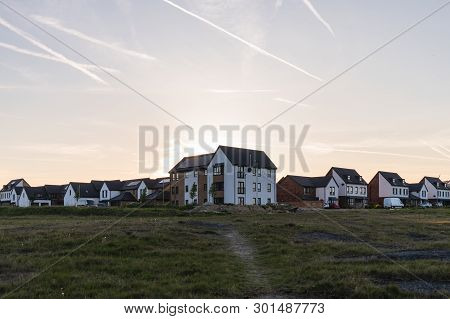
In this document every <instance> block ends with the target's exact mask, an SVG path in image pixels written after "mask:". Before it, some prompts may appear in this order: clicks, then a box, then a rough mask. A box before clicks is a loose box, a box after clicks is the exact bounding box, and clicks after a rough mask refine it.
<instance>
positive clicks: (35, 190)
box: [23, 186, 50, 200]
mask: <svg viewBox="0 0 450 319" xmlns="http://www.w3.org/2000/svg"><path fill="white" fill-rule="evenodd" d="M23 192H25V193H26V194H27V196H28V199H30V200H48V199H50V198H49V196H48V193H47V191H46V190H45V187H44V186H38V187H24V188H23Z"/></svg>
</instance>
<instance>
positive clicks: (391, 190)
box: [369, 171, 409, 205]
mask: <svg viewBox="0 0 450 319" xmlns="http://www.w3.org/2000/svg"><path fill="white" fill-rule="evenodd" d="M369 194H370V203H372V204H379V205H383V204H384V199H385V198H399V199H400V200H401V201H402V202H403V203H406V202H407V200H408V199H409V186H408V184H407V183H406V181H405V180H404V179H403V178H401V177H400V175H398V174H397V173H391V172H381V171H380V172H378V173H377V174H376V175H375V176H374V177H373V179H372V180H371V181H370V183H369Z"/></svg>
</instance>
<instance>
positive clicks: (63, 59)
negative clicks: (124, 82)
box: [0, 18, 107, 84]
mask: <svg viewBox="0 0 450 319" xmlns="http://www.w3.org/2000/svg"><path fill="white" fill-rule="evenodd" d="M0 25H3V26H4V27H5V28H7V29H9V30H10V31H12V32H14V33H16V34H17V35H19V36H20V37H22V38H24V39H25V40H27V41H28V42H30V43H32V44H33V45H35V46H37V47H38V48H40V49H42V50H44V51H46V52H48V53H50V54H51V55H53V56H55V57H57V58H59V59H60V60H61V62H62V63H65V64H67V65H69V66H71V67H73V68H74V69H76V70H78V71H80V72H82V73H84V74H86V75H87V76H89V77H90V78H91V79H93V80H95V81H97V82H100V83H102V84H107V83H106V82H105V81H103V80H102V79H101V78H100V77H98V76H97V75H96V74H94V73H92V72H91V71H89V70H87V69H86V68H85V67H82V66H81V65H79V64H78V63H76V62H74V61H72V60H69V59H68V58H66V57H65V56H64V55H62V54H60V53H58V52H56V51H54V50H52V49H50V48H49V47H48V46H46V45H45V44H43V43H41V42H39V41H37V40H35V39H34V38H33V37H32V36H30V35H29V34H28V33H26V32H25V31H22V30H21V29H19V28H16V27H15V26H13V25H11V24H10V23H8V22H6V21H5V20H3V19H2V18H0Z"/></svg>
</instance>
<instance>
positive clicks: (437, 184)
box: [421, 176, 450, 190]
mask: <svg viewBox="0 0 450 319" xmlns="http://www.w3.org/2000/svg"><path fill="white" fill-rule="evenodd" d="M425 179H427V180H428V181H429V182H430V183H431V184H432V185H433V186H434V187H436V189H439V190H449V189H450V187H449V186H447V185H448V184H446V183H444V182H443V181H441V179H440V178H438V177H429V176H425V177H424V178H423V179H422V180H421V182H425Z"/></svg>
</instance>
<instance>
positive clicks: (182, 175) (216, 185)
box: [170, 146, 277, 205]
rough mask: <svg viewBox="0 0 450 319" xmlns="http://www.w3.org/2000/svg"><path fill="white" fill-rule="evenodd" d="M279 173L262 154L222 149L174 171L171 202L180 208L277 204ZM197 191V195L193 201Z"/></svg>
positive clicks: (188, 159) (185, 162)
mask: <svg viewBox="0 0 450 319" xmlns="http://www.w3.org/2000/svg"><path fill="white" fill-rule="evenodd" d="M276 170H277V168H276V166H275V165H274V164H273V162H272V161H271V160H270V158H269V157H268V156H267V155H266V153H264V152H262V151H256V150H249V149H243V148H235V147H227V146H219V147H218V148H217V150H216V151H215V152H214V153H210V154H203V155H199V156H191V157H185V158H183V159H182V160H181V161H180V162H179V163H178V164H177V165H176V166H175V167H174V168H173V169H172V170H171V171H170V181H171V201H172V203H173V204H178V205H185V204H195V203H203V202H209V203H216V204H238V205H266V204H272V203H276V198H277V197H276ZM194 185H195V186H194ZM193 187H194V189H197V191H196V192H195V194H194V195H195V196H194V198H191V191H192V189H193ZM211 189H213V190H215V191H214V192H212V191H211Z"/></svg>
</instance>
